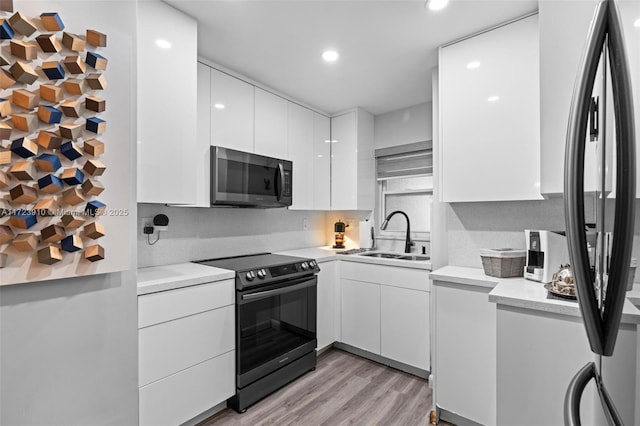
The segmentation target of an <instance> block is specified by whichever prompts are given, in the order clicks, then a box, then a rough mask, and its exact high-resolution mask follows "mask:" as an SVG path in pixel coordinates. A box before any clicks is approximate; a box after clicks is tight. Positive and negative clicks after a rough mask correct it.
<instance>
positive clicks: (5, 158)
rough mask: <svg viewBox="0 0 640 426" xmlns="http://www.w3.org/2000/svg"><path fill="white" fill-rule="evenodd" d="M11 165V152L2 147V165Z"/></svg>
mask: <svg viewBox="0 0 640 426" xmlns="http://www.w3.org/2000/svg"><path fill="white" fill-rule="evenodd" d="M91 140H95V139H91ZM85 143H86V142H85ZM10 163H11V150H10V149H7V148H3V147H1V146H0V165H2V164H10Z"/></svg>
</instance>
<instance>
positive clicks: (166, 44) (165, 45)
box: [156, 39, 171, 49]
mask: <svg viewBox="0 0 640 426" xmlns="http://www.w3.org/2000/svg"><path fill="white" fill-rule="evenodd" d="M156 46H158V47H162V48H163V49H170V48H171V43H169V42H168V41H167V40H162V39H158V40H156Z"/></svg>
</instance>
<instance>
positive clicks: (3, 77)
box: [0, 69, 35, 89]
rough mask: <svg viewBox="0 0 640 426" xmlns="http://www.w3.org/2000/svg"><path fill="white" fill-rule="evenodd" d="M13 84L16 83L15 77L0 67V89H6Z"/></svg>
mask: <svg viewBox="0 0 640 426" xmlns="http://www.w3.org/2000/svg"><path fill="white" fill-rule="evenodd" d="M34 81H35V80H34ZM14 84H16V79H15V78H13V75H12V74H11V73H9V72H8V71H6V70H5V69H0V89H8V88H9V87H11V86H13V85H14Z"/></svg>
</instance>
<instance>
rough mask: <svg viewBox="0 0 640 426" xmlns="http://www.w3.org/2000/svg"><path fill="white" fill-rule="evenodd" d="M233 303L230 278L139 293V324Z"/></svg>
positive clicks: (156, 322) (155, 322)
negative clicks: (140, 294) (150, 292)
mask: <svg viewBox="0 0 640 426" xmlns="http://www.w3.org/2000/svg"><path fill="white" fill-rule="evenodd" d="M234 303H235V281H234V280H233V279H230V280H224V281H216V282H212V283H208V284H201V285H194V286H190V287H183V288H178V289H175V290H167V291H161V292H158V293H152V294H145V295H143V296H138V328H143V327H147V326H150V325H154V324H159V323H161V322H165V321H171V320H174V319H176V318H180V317H185V316H187V315H193V314H197V313H199V312H204V311H208V310H211V309H216V308H219V307H221V306H228V305H233V304H234Z"/></svg>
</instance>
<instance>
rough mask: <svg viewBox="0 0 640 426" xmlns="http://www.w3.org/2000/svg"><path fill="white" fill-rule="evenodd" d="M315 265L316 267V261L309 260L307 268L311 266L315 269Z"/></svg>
mask: <svg viewBox="0 0 640 426" xmlns="http://www.w3.org/2000/svg"><path fill="white" fill-rule="evenodd" d="M316 265H317V264H316V261H315V260H311V261H309V266H311V267H312V268H315V267H316Z"/></svg>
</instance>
